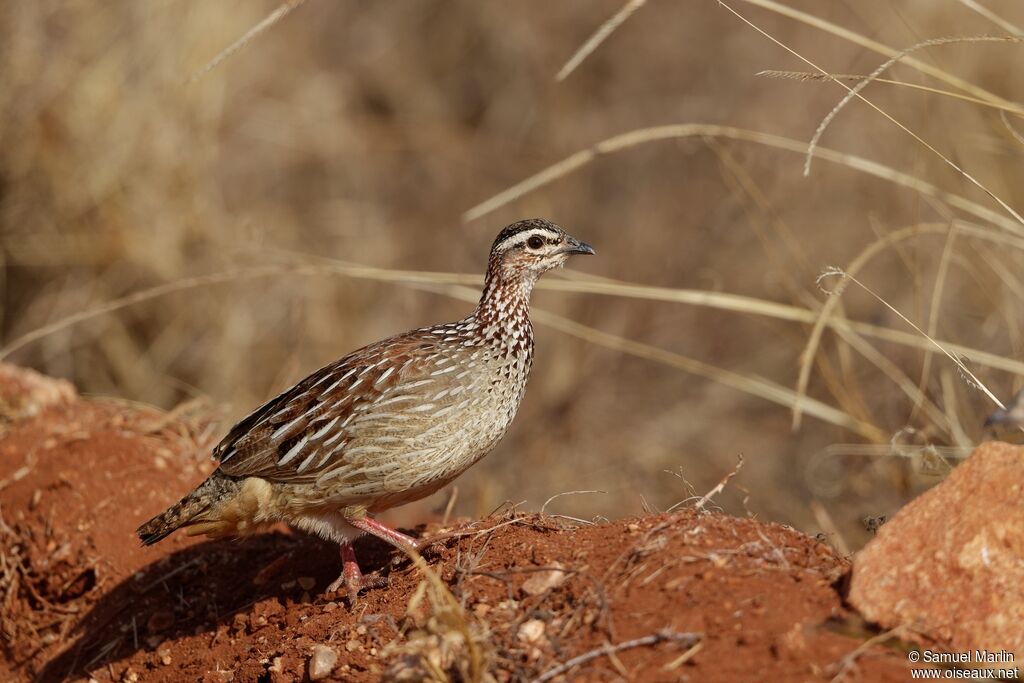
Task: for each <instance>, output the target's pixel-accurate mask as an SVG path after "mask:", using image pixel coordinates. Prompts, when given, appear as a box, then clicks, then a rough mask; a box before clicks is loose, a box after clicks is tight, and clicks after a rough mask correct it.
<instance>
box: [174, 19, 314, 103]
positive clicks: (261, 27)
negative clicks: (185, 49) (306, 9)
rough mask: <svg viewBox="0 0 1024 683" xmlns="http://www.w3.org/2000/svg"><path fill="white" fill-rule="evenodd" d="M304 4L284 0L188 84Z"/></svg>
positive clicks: (195, 74)
mask: <svg viewBox="0 0 1024 683" xmlns="http://www.w3.org/2000/svg"><path fill="white" fill-rule="evenodd" d="M304 2H306V0H285V2H283V3H281V4H280V5H279V6H278V7H277V8H276V9H275V10H274V11H273V12H271V13H270V14H268V15H267V16H266V17H264V18H263V20H262V21H260V22H259V23H258V24H256V25H255V26H253V27H252V28H250V29H249V30H248V31H246V32H245V33H244V34H242V36H241V37H240V38H239V39H238V40H236V41H235V42H233V43H231V45H228V46H227V47H226V48H224V49H223V50H221V51H220V52H219V53H217V56H215V57H214V58H213V59H211V60H210V61H209V62H207V63H206V64H205V65H204V66H203V67H202V68H201V69H199V70H198V71H196V72H195V73H194V74H192V75H191V76H190V77H189V79H188V82H189V83H195V82H196V81H198V80H199V79H201V78H202V77H203V76H205V75H206V74H208V73H210V72H211V71H213V70H214V69H216V68H217V67H218V66H220V65H221V64H222V63H223V62H224V60H226V59H227V58H228V57H230V56H232V55H233V54H235V53H236V52H238V51H239V50H241V49H242V48H243V47H245V46H246V45H248V44H249V43H250V42H252V41H253V40H254V39H255V38H256V37H257V36H259V35H260V34H261V33H263V32H265V31H267V30H268V29H270V28H271V27H273V26H274V25H275V24H277V23H278V22H279V21H281V20H282V19H284V18H285V17H286V16H288V15H289V14H291V12H292V10H295V9H297V8H298V7H299V6H300V5H302V4H303V3H304Z"/></svg>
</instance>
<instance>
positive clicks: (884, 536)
mask: <svg viewBox="0 0 1024 683" xmlns="http://www.w3.org/2000/svg"><path fill="white" fill-rule="evenodd" d="M849 601H850V603H851V604H852V605H853V606H854V607H856V608H857V609H858V610H860V612H861V613H862V614H863V615H864V616H865V617H866V618H868V619H869V620H871V621H874V622H877V623H878V624H880V625H882V626H884V627H886V628H893V627H896V626H898V625H901V624H905V625H908V626H909V627H910V628H911V629H912V630H913V631H916V632H917V633H921V634H923V635H925V636H927V637H929V638H932V639H934V640H936V641H938V642H940V643H942V644H943V645H944V646H946V647H948V648H949V649H950V650H951V651H954V652H966V651H968V650H970V651H973V650H976V649H985V650H989V651H999V650H1006V651H1009V652H1011V653H1013V654H1014V660H1015V661H1017V662H1020V661H1021V658H1022V657H1024V628H1021V624H1022V623H1024V447H1019V446H1012V445H1010V444H1006V443H986V444H982V445H981V446H979V447H978V448H976V449H975V450H974V452H973V453H972V454H971V456H970V457H969V458H968V459H967V460H966V461H965V462H964V463H963V464H961V465H960V466H959V467H957V468H956V469H954V470H953V472H952V473H951V474H950V475H949V477H947V478H946V480H945V481H943V482H942V483H941V484H939V485H938V486H936V487H935V488H933V489H931V490H930V491H928V492H927V493H925V494H924V495H922V496H920V497H919V498H917V499H916V500H914V501H912V502H911V503H910V504H908V505H907V506H906V507H904V508H903V509H902V510H900V511H899V513H898V514H897V515H896V516H895V517H894V518H893V519H892V521H890V522H888V523H887V524H885V525H884V526H883V527H882V528H881V529H880V530H879V532H878V535H877V536H876V537H875V538H874V539H873V540H872V541H871V542H870V543H868V544H867V546H865V547H864V549H863V550H862V551H860V553H858V554H857V556H856V557H855V558H854V563H853V579H852V583H851V588H850V596H849Z"/></svg>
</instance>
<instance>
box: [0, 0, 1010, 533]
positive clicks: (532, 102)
mask: <svg viewBox="0 0 1024 683" xmlns="http://www.w3.org/2000/svg"><path fill="white" fill-rule="evenodd" d="M300 4H301V5H302V8H301V11H296V12H291V10H293V9H294V8H295V7H297V6H299V5H300ZM641 6H643V7H642V11H637V10H639V9H640V8H641ZM712 8H713V9H714V11H712ZM740 9H742V10H743V12H742V16H743V18H744V19H745V20H746V21H747V22H749V24H744V23H743V22H741V21H740V20H739V19H737V18H736V16H734V14H732V13H731V12H735V13H737V14H738V13H739V12H738V10H740ZM898 11H899V14H897V10H896V9H894V8H893V6H892V5H891V4H890V3H885V2H883V0H869V2H867V3H857V4H856V5H848V6H844V7H841V8H839V7H837V8H833V9H832V10H831V11H829V12H828V13H827V14H826V13H825V12H823V11H822V9H821V8H820V7H819V6H818V5H817V4H815V3H808V2H797V1H796V0H793V1H792V2H791V3H789V4H783V3H781V2H775V1H774V0H743V2H739V0H737V1H736V2H734V3H730V5H729V8H728V9H726V8H725V7H724V6H721V7H720V6H718V5H715V4H714V3H712V5H709V7H706V8H703V9H700V10H697V9H695V8H694V7H690V6H688V5H687V4H686V3H677V4H675V5H673V4H656V5H652V4H646V5H645V4H644V3H643V2H636V1H631V2H624V1H623V0H614V1H612V0H609V2H607V3H604V4H602V5H601V6H600V7H597V6H588V5H579V6H570V5H561V4H556V5H551V4H550V3H539V2H536V3H533V2H530V3H524V4H516V5H507V6H505V5H478V4H474V3H461V4H452V3H423V4H419V5H417V6H415V7H414V8H410V7H408V6H404V5H401V4H397V3H391V2H381V3H374V4H372V5H369V6H354V5H353V6H348V5H338V4H335V3H301V2H297V1H294V0H291V1H289V2H285V3H281V2H270V1H269V0H268V1H267V2H264V3H256V4H246V5H244V6H231V7H228V6H221V5H219V4H217V3H214V4H209V5H206V4H204V5H201V6H200V5H197V6H183V5H180V4H178V3H169V4H164V5H160V6H158V7H146V8H140V7H137V6H135V5H133V4H130V3H127V2H122V3H115V4H113V5H109V4H100V3H96V2H92V1H86V2H82V3H77V4H75V5H71V6H69V5H66V4H63V3H53V2H43V3H32V4H29V5H24V4H22V5H20V6H14V5H12V6H11V7H10V8H5V9H2V10H0V25H2V26H3V27H4V29H5V35H9V36H11V37H12V39H11V40H10V41H7V44H6V45H5V46H4V48H2V49H3V51H4V57H5V60H4V63H5V67H6V69H7V71H8V76H9V77H8V78H6V79H5V81H4V83H5V85H4V86H3V87H2V89H0V107H3V110H4V117H3V121H4V123H3V124H2V125H0V143H2V144H3V145H4V149H5V155H4V157H3V159H0V221H2V223H0V225H2V229H0V255H2V258H3V269H2V271H0V272H2V275H3V277H2V279H0V301H2V303H3V307H2V319H0V324H2V328H0V330H2V337H0V344H2V347H0V357H4V358H7V359H9V360H11V361H14V362H19V363H25V364H29V365H33V366H36V367H38V368H39V369H41V370H44V371H46V372H49V373H51V374H56V375H61V376H66V377H68V378H71V379H73V380H74V381H75V382H76V383H78V385H79V386H80V387H81V388H82V389H83V390H84V391H87V392H91V393H99V394H107V395H116V396H122V397H125V398H129V399H132V400H137V401H144V402H148V403H153V404H157V405H161V406H163V407H171V406H174V405H177V404H179V403H181V402H182V401H183V400H185V399H188V398H192V397H203V398H206V399H208V400H210V401H212V402H213V403H214V404H217V405H222V404H226V403H229V404H230V405H231V413H232V416H239V415H241V414H242V412H244V411H245V409H247V408H249V407H251V406H253V405H256V404H257V403H259V402H260V401H261V400H263V399H264V398H265V397H266V396H268V395H270V394H272V393H273V392H275V391H276V390H279V389H281V388H283V387H284V386H286V385H288V384H289V383H291V382H293V381H295V380H297V379H299V378H300V377H301V376H303V374H304V373H305V372H308V371H309V370H312V369H314V368H315V367H317V366H319V365H320V364H322V363H324V362H327V361H328V360H331V359H333V358H334V357H336V356H337V355H338V354H339V353H342V352H344V351H347V350H350V349H353V348H356V347H357V346H359V345H361V344H363V343H366V342H368V341H371V340H373V339H376V338H379V337H381V336H383V335H385V334H389V333H392V332H395V331H398V330H402V329H406V328H408V327H411V326H413V325H420V324H428V323H431V322H435V321H438V320H442V319H446V318H448V319H454V318H455V317H457V316H460V315H462V314H463V313H464V311H465V309H466V307H467V305H468V302H470V301H472V300H474V299H475V296H476V292H475V288H476V286H477V285H478V283H479V274H478V273H479V269H480V268H481V267H482V255H483V252H484V251H485V249H486V247H487V245H488V243H489V239H490V237H491V236H492V234H493V233H494V232H495V231H496V229H497V227H498V226H499V225H500V224H502V223H504V222H507V221H508V220H511V219H514V218H517V217H521V216H523V215H535V214H542V215H546V216H549V217H551V218H553V219H554V220H556V221H557V222H559V223H561V224H563V225H565V226H566V227H567V228H569V229H570V231H572V232H574V233H577V234H579V235H580V236H581V237H584V238H586V239H587V240H588V241H590V242H592V243H594V244H595V245H596V246H597V249H598V253H599V256H598V258H596V259H593V260H591V261H588V262H586V263H585V264H580V268H581V269H582V271H581V272H575V271H569V272H566V273H565V276H564V277H560V278H558V277H549V278H547V279H546V280H545V281H543V282H542V290H543V291H541V292H539V293H538V295H537V309H538V311H537V316H536V318H537V322H538V323H539V325H541V326H544V327H546V328H553V329H555V330H557V331H560V332H562V333H564V334H565V335H569V336H568V337H565V336H562V335H558V336H555V335H550V334H546V333H544V332H543V331H541V332H540V334H539V337H540V338H539V347H538V362H537V367H536V373H535V376H534V379H533V385H532V387H531V391H530V392H529V395H528V398H527V400H526V402H525V404H524V406H523V412H522V414H521V417H520V419H519V420H518V421H517V424H516V427H515V429H514V430H513V432H512V433H511V434H510V436H509V438H508V439H507V440H506V442H505V443H504V444H503V446H502V448H501V449H500V450H499V452H498V453H497V454H495V456H494V457H492V458H489V459H488V460H486V461H485V462H484V463H482V464H481V465H480V466H478V467H477V468H475V470H474V471H473V472H471V473H470V474H469V475H467V479H466V481H464V482H461V486H460V489H461V493H460V496H459V499H458V500H457V501H455V502H454V507H455V510H454V513H455V514H477V513H480V512H484V511H486V510H487V509H489V508H492V507H494V505H495V503H496V502H497V501H499V500H502V499H505V498H510V497H514V498H516V499H520V498H522V497H528V498H529V500H530V505H531V506H533V507H535V508H536V507H539V506H540V505H541V504H542V503H543V501H544V500H545V499H547V498H548V497H549V496H550V492H551V491H558V490H566V489H587V490H590V489H595V490H597V489H599V490H607V491H609V493H610V495H609V496H577V497H573V498H570V499H566V500H565V501H563V503H564V506H565V512H566V513H568V514H573V515H577V516H580V517H589V516H593V515H595V514H604V515H607V516H615V515H619V514H623V513H627V512H631V511H635V510H637V509H639V507H640V500H641V496H643V497H646V498H647V499H651V500H653V501H655V504H656V505H657V504H658V501H661V502H662V503H664V505H662V506H667V505H668V504H671V502H672V501H673V500H674V499H675V498H676V497H677V493H678V492H677V491H675V490H674V486H673V483H672V482H666V481H665V478H664V477H663V476H661V473H662V472H663V471H665V470H671V471H679V470H681V471H683V472H685V474H686V478H687V480H688V481H691V482H693V484H694V486H696V487H697V488H698V489H709V488H711V487H712V486H713V485H714V484H715V482H716V481H718V478H719V477H720V475H721V472H722V471H726V470H728V469H729V467H731V465H732V463H733V460H734V457H735V454H736V453H737V452H743V453H744V454H746V456H747V465H746V466H745V469H744V472H743V473H742V474H741V475H740V476H739V477H738V480H739V481H740V483H741V484H742V483H743V480H744V479H745V478H746V477H750V478H751V480H752V481H758V482H765V483H766V484H768V486H769V490H770V491H771V493H764V492H761V493H760V494H759V495H756V496H753V498H752V501H751V504H752V505H753V506H754V507H755V510H754V511H755V512H757V513H759V514H763V515H766V516H770V517H772V518H779V519H782V520H785V521H790V522H792V523H794V524H796V525H798V526H800V527H801V528H803V529H805V530H808V531H814V530H815V528H816V527H817V526H819V522H820V519H817V518H816V517H815V515H814V514H812V512H811V509H812V506H811V502H812V501H814V500H816V499H817V498H823V499H824V502H825V503H827V505H828V509H829V510H833V511H836V510H842V511H843V512H842V514H839V513H835V512H833V515H834V519H833V520H832V521H833V522H834V525H835V527H836V528H837V529H838V532H841V533H842V534H843V536H844V537H845V538H847V539H849V540H850V542H851V544H852V545H854V546H856V544H857V543H858V542H859V540H858V539H860V540H863V538H864V537H865V536H864V534H863V532H862V530H860V529H859V522H858V520H859V519H860V518H862V517H864V516H866V515H878V514H888V513H891V511H892V509H894V508H895V507H896V506H898V505H899V504H901V503H902V502H903V501H905V500H906V498H907V497H908V496H910V495H913V494H914V493H915V492H916V491H919V490H921V489H922V488H923V487H925V486H928V485H930V484H931V483H932V482H934V481H935V478H934V476H933V474H932V472H933V471H934V470H931V469H928V468H922V467H918V466H916V465H914V464H913V463H915V462H918V461H921V460H922V459H924V458H925V457H926V456H925V455H922V454H928V453H942V454H945V455H944V456H942V457H944V458H950V457H959V456H960V455H962V454H963V453H964V452H965V450H966V449H968V448H969V447H970V445H971V444H972V443H976V442H977V441H979V440H981V439H983V438H985V436H986V434H985V432H984V431H983V430H982V427H981V420H982V418H983V416H984V414H985V412H986V411H987V410H988V406H989V405H991V403H992V402H993V401H994V402H998V400H999V398H1000V397H1002V396H1007V395H1009V394H1010V393H1011V391H1012V390H1013V389H1015V388H1016V387H1017V385H1018V384H1019V382H1020V380H1019V379H1018V377H1020V376H1024V362H1022V361H1021V353H1022V351H1024V335H1021V334H1020V332H1019V330H1020V329H1021V328H1022V327H1024V319H1022V315H1021V313H1020V306H1019V302H1020V297H1021V296H1024V280H1021V278H1019V276H1017V275H1016V274H1017V273H1019V272H1020V271H1021V268H1022V266H1024V249H1022V247H1024V224H1022V222H1021V220H1020V214H1019V207H1020V206H1021V205H1022V204H1024V195H1022V194H1021V189H1020V188H1022V187H1024V182H1022V181H1024V177H1022V173H1021V171H1020V168H1021V165H1020V159H1021V155H1022V152H1024V146H1022V145H1021V144H1020V139H1021V137H1020V133H1019V131H1020V130H1021V129H1022V128H1024V123H1022V121H1021V119H1022V118H1024V106H1022V105H1021V103H1020V101H1021V100H1022V99H1024V94H1022V92H1021V89H1020V88H1021V85H1020V83H1019V79H1015V78H1014V70H1013V65H1014V64H1015V63H1016V61H1017V57H1018V56H1019V53H1020V50H1021V49H1022V48H1021V45H1020V44H1019V40H1020V36H1021V35H1022V34H1021V30H1020V28H1019V27H1020V26H1021V25H1024V14H1022V13H1021V8H1020V7H1019V6H1018V5H1016V4H1014V3H1012V2H1009V1H1004V2H998V1H997V0H992V1H991V2H986V3H984V4H980V3H976V2H973V1H970V2H969V1H968V0H961V2H960V3H958V4H945V5H942V6H939V5H935V6H924V5H919V6H914V7H913V8H912V9H908V8H904V9H902V10H898ZM286 15H287V20H286V21H282V20H281V19H282V18H283V17H285V16H286ZM627 20H628V21H627ZM594 27H598V28H597V30H596V32H595V29H594ZM268 28H269V29H270V30H267V29H268ZM994 32H998V33H1001V34H1005V36H1000V37H993V36H991V35H990V34H992V33H994ZM239 36H242V37H241V38H239ZM868 36H870V37H868ZM970 36H974V38H971V37H970ZM442 38H443V40H442ZM773 41H774V42H773ZM979 41H984V42H979ZM952 43H955V44H952ZM723 46H726V48H723ZM242 47H244V49H241V48H242ZM44 55H45V58H44V57H43V56H44ZM566 55H572V57H571V58H570V59H569V60H568V61H564V60H565V59H566ZM229 57H230V58H229ZM808 64H810V65H811V66H810V67H808V66H807V65H808ZM559 67H561V70H559ZM807 68H811V69H814V72H812V73H810V74H807V73H801V72H797V71H796V70H797V69H807ZM762 72H767V73H770V74H774V75H780V74H781V75H785V76H787V77H788V76H793V75H796V76H799V77H800V79H802V80H792V79H788V78H787V79H786V80H782V79H765V78H763V77H759V76H758V74H759V73H762ZM858 73H859V74H864V75H863V76H848V75H844V74H858ZM553 74H557V80H554V79H553V78H552V75H553ZM569 74H571V78H569V77H568V76H569ZM190 75H191V76H192V77H191V79H190ZM882 75H884V76H885V78H881V76H882ZM837 88H838V89H837ZM865 97H867V98H869V100H870V104H869V105H868V107H863V106H861V105H864V104H865V101H864V98H865ZM837 102H838V104H837ZM847 103H849V106H847ZM871 107H873V109H872V108H871ZM840 109H842V111H843V115H842V117H841V118H838V117H836V114H837V113H838V112H839V111H840ZM830 112H831V113H830ZM702 121H710V123H701V122H702ZM673 122H675V123H673ZM893 122H897V125H896V126H894V125H893ZM826 128H827V130H828V135H829V145H830V146H829V147H823V146H821V145H820V144H817V140H818V138H820V137H821V134H822V133H823V132H824V131H825V130H826ZM815 129H817V130H818V132H817V133H815ZM595 141H597V142H595ZM922 145H924V146H922ZM797 155H809V156H808V160H810V159H811V158H813V159H815V160H820V161H824V162H827V163H826V164H819V165H818V166H816V167H815V173H814V175H813V176H812V177H811V178H809V179H805V178H803V177H801V174H800V157H799V156H797ZM559 159H561V161H558V160H559ZM488 195H490V196H491V198H490V199H486V200H484V201H479V198H480V197H486V196H488ZM474 204H475V206H473V207H472V208H469V209H468V210H467V209H466V207H467V206H470V205H474ZM336 256H340V257H341V258H340V259H339V258H325V257H336ZM831 263H837V264H843V267H842V271H843V272H844V273H845V274H847V275H849V276H851V277H852V278H855V279H856V281H857V282H860V283H863V285H864V287H863V288H860V287H857V288H856V289H855V290H851V291H848V292H846V293H844V294H843V295H842V296H826V295H825V294H823V293H821V292H819V291H818V290H817V289H816V288H815V280H816V278H817V277H818V275H819V274H820V273H821V271H822V268H824V267H825V266H826V265H827V264H831ZM371 264H372V265H371ZM463 273H466V274H463ZM394 285H398V286H397V287H396V286H394ZM865 290H866V291H865ZM421 292H426V293H421ZM868 292H877V293H878V298H875V297H874V296H872V294H869V293H868ZM437 293H440V294H442V295H443V296H442V297H437V296H435V294H437ZM883 301H884V302H885V303H883ZM932 340H934V341H932ZM940 349H941V351H940ZM937 351H938V352H937ZM965 378H966V379H967V380H969V381H970V383H968V382H967V381H965ZM971 385H975V386H977V387H987V393H988V395H987V396H986V395H984V394H983V393H979V392H978V391H975V389H974V388H972V386H971ZM800 415H806V416H808V417H809V418H812V419H808V420H804V421H802V422H801V421H800V420H799V416H800ZM794 425H795V426H797V427H798V431H795V432H794V431H792V427H793V426H794ZM907 428H909V429H907ZM894 435H896V436H898V437H899V438H898V439H897V440H896V441H898V442H899V447H898V448H897V447H895V446H893V445H892V444H893V443H894ZM851 440H852V441H857V443H856V444H849V443H848V442H850V441H851ZM830 445H836V446H837V447H839V448H840V449H842V448H845V449H846V450H844V451H843V454H842V455H836V451H835V449H833V450H828V449H829V447H830ZM865 449H866V450H865ZM872 449H873V450H872ZM906 453H916V454H918V455H916V456H914V457H910V456H906V457H901V454H906ZM915 457H916V458H917V460H915V459H914V458H915ZM836 468H838V470H837V471H841V472H842V476H841V477H832V476H831V475H828V476H825V474H823V473H831V472H832V471H833V470H834V469H836ZM823 477H824V478H825V479H827V481H828V484H827V485H825V484H823V483H822V482H823ZM837 482H838V483H837ZM730 495H732V494H730V492H728V491H727V492H726V493H725V494H724V495H723V500H722V501H721V504H722V505H724V506H726V507H727V508H728V507H729V506H730V505H731V502H730V501H731V499H730V497H729V496H730ZM445 500H447V498H446V499H445ZM609 500H611V501H622V503H620V504H619V506H617V507H616V508H615V509H611V503H609ZM733 502H734V501H733ZM427 504H428V505H429V504H430V503H427ZM441 507H442V508H443V507H444V503H443V502H442V503H441ZM421 514H422V509H420V510H411V511H410V512H408V517H406V518H405V519H407V520H409V521H412V520H413V519H417V518H418V517H419V516H420V515H421ZM818 517H819V518H820V515H818ZM398 521H403V520H402V519H401V518H400V519H399V520H398Z"/></svg>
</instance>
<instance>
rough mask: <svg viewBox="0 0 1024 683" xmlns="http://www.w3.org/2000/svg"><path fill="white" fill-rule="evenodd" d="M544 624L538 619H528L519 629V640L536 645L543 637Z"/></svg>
mask: <svg viewBox="0 0 1024 683" xmlns="http://www.w3.org/2000/svg"><path fill="white" fill-rule="evenodd" d="M544 629H545V626H544V622H543V621H541V620H540V619H530V620H529V621H525V622H523V624H522V626H520V627H519V633H518V635H519V640H521V641H523V642H524V643H536V642H537V641H539V640H540V639H541V638H543V637H544Z"/></svg>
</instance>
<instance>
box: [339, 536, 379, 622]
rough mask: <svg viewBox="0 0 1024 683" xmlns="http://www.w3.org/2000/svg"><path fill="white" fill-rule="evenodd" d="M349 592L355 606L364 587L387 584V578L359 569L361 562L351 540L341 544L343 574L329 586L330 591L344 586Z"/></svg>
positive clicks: (350, 602)
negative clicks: (364, 572) (364, 574)
mask: <svg viewBox="0 0 1024 683" xmlns="http://www.w3.org/2000/svg"><path fill="white" fill-rule="evenodd" d="M343 585H344V586H345V588H346V589H347V592H348V601H349V605H350V606H353V607H354V606H355V604H356V597H357V596H358V595H359V591H360V590H362V589H363V588H376V587H380V586H386V585H387V579H384V578H382V577H379V576H370V577H367V576H363V572H361V571H360V570H359V563H358V562H357V561H356V551H355V549H354V548H353V547H352V544H351V543H350V542H349V541H345V542H343V543H342V544H341V575H340V576H339V577H338V578H337V579H335V580H334V583H332V584H331V585H330V586H328V587H327V592H328V593H333V592H334V591H336V590H338V589H339V588H341V587H342V586H343Z"/></svg>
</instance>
